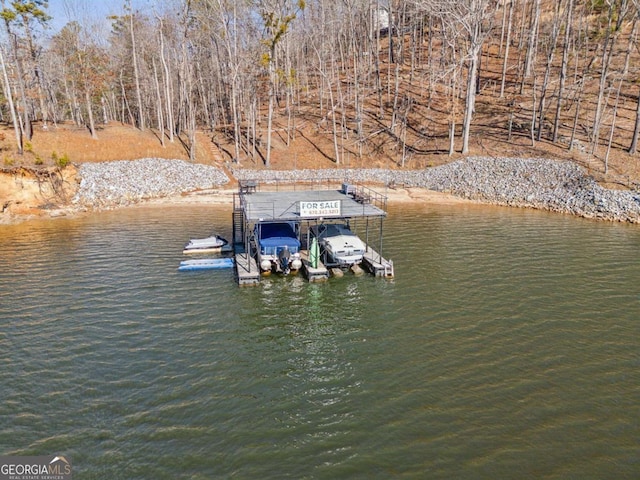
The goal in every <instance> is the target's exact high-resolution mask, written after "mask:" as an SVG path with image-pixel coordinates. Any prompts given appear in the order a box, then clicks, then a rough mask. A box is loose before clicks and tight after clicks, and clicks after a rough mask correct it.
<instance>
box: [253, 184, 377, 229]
mask: <svg viewBox="0 0 640 480" xmlns="http://www.w3.org/2000/svg"><path fill="white" fill-rule="evenodd" d="M356 198H357V197H356ZM368 200H370V199H365V200H364V201H363V199H362V198H360V201H357V200H356V199H355V198H354V197H353V196H351V195H347V194H345V193H343V192H342V191H340V190H302V191H280V192H252V193H246V194H243V195H242V205H243V208H244V212H245V218H246V220H247V221H248V222H250V223H258V222H268V221H278V220H280V221H301V220H311V219H314V218H319V217H320V216H321V217H322V218H324V219H328V218H336V219H339V218H356V217H384V216H386V212H385V211H384V210H383V209H382V208H380V207H378V206H376V205H374V203H375V202H370V201H368ZM336 201H338V202H339V213H336V210H335V209H334V210H333V212H332V213H328V214H319V213H315V214H314V211H313V210H309V208H312V207H313V206H317V207H318V210H317V211H316V212H322V211H323V210H322V209H323V208H324V207H326V206H335V205H336V203H335V202H336Z"/></svg>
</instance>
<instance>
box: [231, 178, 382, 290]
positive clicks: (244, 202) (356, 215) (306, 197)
mask: <svg viewBox="0 0 640 480" xmlns="http://www.w3.org/2000/svg"><path fill="white" fill-rule="evenodd" d="M386 204H387V198H386V196H384V195H382V194H380V193H377V192H375V191H374V190H372V189H370V188H368V187H364V186H361V185H355V184H348V183H342V184H340V183H336V184H334V185H333V187H332V186H331V185H330V184H327V185H325V186H324V187H323V188H318V186H317V185H316V186H313V187H311V188H309V187H308V186H306V188H305V186H302V187H301V186H300V185H299V184H287V185H286V186H284V187H283V186H282V185H275V186H274V185H271V184H265V185H259V184H258V182H256V181H251V180H244V181H241V182H240V187H239V189H238V193H237V194H235V195H234V207H233V240H232V245H233V252H234V259H235V267H236V278H237V280H238V284H239V285H257V284H259V283H260V281H261V272H260V268H259V266H258V264H257V262H256V253H257V239H256V238H255V231H256V225H259V224H261V223H273V222H292V223H295V224H296V225H297V226H299V233H300V240H301V243H302V248H301V251H300V258H301V260H302V268H301V270H302V271H303V274H304V275H305V277H306V278H307V280H308V281H309V282H321V281H326V280H328V279H329V277H330V274H331V272H330V268H331V266H326V265H324V264H323V262H322V261H314V262H311V261H310V258H309V250H308V249H309V242H308V239H309V233H308V232H309V230H310V228H311V226H312V225H318V224H321V223H323V222H337V221H345V222H350V223H351V224H352V225H354V224H357V227H358V231H359V232H361V233H360V238H361V240H363V241H364V242H365V244H366V245H367V250H366V253H365V255H364V258H363V260H362V263H361V266H362V267H363V268H364V269H366V270H368V271H369V272H370V273H371V274H373V275H375V276H376V277H385V278H392V277H393V276H394V271H393V262H392V261H391V260H387V259H385V258H384V257H383V256H382V255H381V253H380V252H382V224H383V219H384V218H385V217H386V215H387V214H386ZM363 234H364V238H363V237H362V235H363Z"/></svg>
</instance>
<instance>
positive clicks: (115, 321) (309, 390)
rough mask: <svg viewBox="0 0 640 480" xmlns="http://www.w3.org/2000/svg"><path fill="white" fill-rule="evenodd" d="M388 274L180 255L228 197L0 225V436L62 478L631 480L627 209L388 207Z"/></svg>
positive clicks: (216, 226)
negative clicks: (308, 271)
mask: <svg viewBox="0 0 640 480" xmlns="http://www.w3.org/2000/svg"><path fill="white" fill-rule="evenodd" d="M384 225H385V239H384V252H383V253H384V254H385V256H386V257H388V258H391V259H393V260H394V263H395V273H396V278H395V279H393V280H384V279H379V278H373V277H371V276H361V277H355V276H353V275H346V276H345V277H344V278H340V279H338V278H332V279H330V280H329V281H328V282H326V283H322V284H309V283H307V282H306V281H305V280H304V278H302V277H288V278H279V277H271V278H269V279H267V280H266V281H264V282H263V283H262V284H261V285H260V286H258V287H244V288H240V287H238V285H237V284H236V283H235V281H234V276H233V272H232V270H217V271H202V272H178V271H177V266H178V264H179V262H180V260H182V259H183V258H184V257H183V255H182V246H183V245H184V243H185V242H186V241H187V240H188V239H189V238H192V237H202V236H206V235H208V234H210V233H211V232H212V231H216V232H217V233H221V234H222V235H223V236H227V237H228V238H230V236H231V211H230V207H226V206H215V207H172V208H165V209H161V208H136V209H129V210H123V211H119V212H108V213H104V214H99V215H95V216H90V217H87V218H82V219H68V220H65V219H60V220H56V221H46V222H29V223H26V224H22V225H16V226H1V227H0V252H1V253H0V454H4V455H8V454H11V455H52V454H62V455H66V456H69V457H71V459H72V463H73V466H74V478H78V479H107V478H108V479H174V478H193V479H214V478H215V479H218V478H238V479H284V478H290V479H352V478H363V479H389V478H402V479H423V478H434V479H478V478H488V479H496V478H500V479H505V478H513V479H523V478H532V479H533V478H535V479H567V478H575V479H590V478H592V479H606V478H611V479H625V478H639V477H640V261H639V260H640V228H639V227H638V226H630V225H621V224H610V223H598V222H592V221H587V220H582V219H578V218H573V217H565V216H560V215H553V214H548V213H542V212H534V211H527V210H514V209H503V208H488V207H479V206H473V205H469V206H433V205H411V206H407V205H402V206H393V205H392V206H391V208H390V211H389V218H388V219H387V220H386V221H385V224H384Z"/></svg>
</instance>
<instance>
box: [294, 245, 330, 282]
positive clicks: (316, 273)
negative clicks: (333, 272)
mask: <svg viewBox="0 0 640 480" xmlns="http://www.w3.org/2000/svg"><path fill="white" fill-rule="evenodd" d="M300 259H301V260H302V269H303V270H304V274H305V276H306V277H307V280H309V282H312V283H313V282H324V281H326V280H328V279H329V270H327V267H325V266H324V264H323V263H322V262H321V261H319V260H318V266H317V267H315V268H314V267H312V266H311V263H310V262H309V251H308V250H301V251H300Z"/></svg>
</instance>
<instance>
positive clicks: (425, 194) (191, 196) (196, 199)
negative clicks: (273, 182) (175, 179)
mask: <svg viewBox="0 0 640 480" xmlns="http://www.w3.org/2000/svg"><path fill="white" fill-rule="evenodd" d="M373 189H374V190H375V188H373ZM235 193H237V189H228V188H224V189H219V190H216V191H212V192H199V191H195V192H187V193H182V194H176V195H171V196H165V197H156V198H147V199H141V200H140V201H137V202H135V203H129V204H126V205H118V206H111V207H103V208H78V207H77V206H73V205H67V206H63V207H59V208H52V209H40V210H38V211H37V212H34V211H32V212H30V213H12V214H9V215H6V214H3V215H0V225H16V224H20V223H24V222H28V221H33V220H56V219H73V218H80V217H83V216H86V215H93V214H99V213H101V212H107V211H114V210H121V209H127V208H138V207H179V206H198V205H220V206H222V205H232V204H233V195H234V194H235ZM386 196H387V201H388V202H389V203H391V204H402V203H411V204H436V205H462V204H480V202H476V201H473V200H468V199H464V198H460V197H456V196H455V195H451V194H449V193H444V192H437V191H433V190H427V189H423V188H402V187H400V188H396V189H393V190H391V191H387V193H386ZM31 210H33V209H31Z"/></svg>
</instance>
